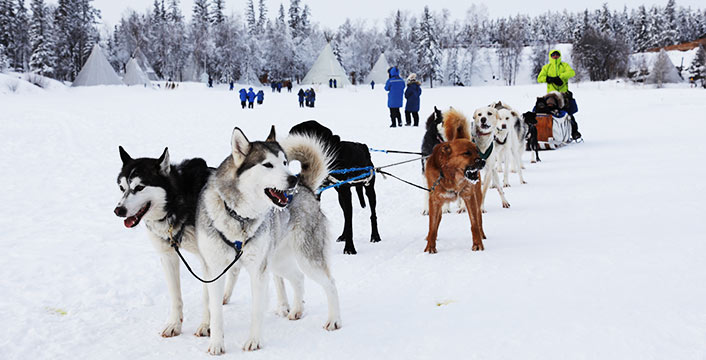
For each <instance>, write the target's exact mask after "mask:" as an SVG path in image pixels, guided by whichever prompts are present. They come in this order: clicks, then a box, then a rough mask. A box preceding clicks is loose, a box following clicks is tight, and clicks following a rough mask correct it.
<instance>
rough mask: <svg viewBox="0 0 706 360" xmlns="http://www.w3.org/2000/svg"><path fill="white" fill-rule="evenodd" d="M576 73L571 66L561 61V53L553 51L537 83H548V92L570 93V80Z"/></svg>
mask: <svg viewBox="0 0 706 360" xmlns="http://www.w3.org/2000/svg"><path fill="white" fill-rule="evenodd" d="M574 75H576V73H575V72H574V69H572V68H571V66H569V64H567V63H565V62H563V61H561V52H560V51H559V50H552V51H550V52H549V64H547V65H544V66H543V67H542V71H540V72H539V76H537V82H540V83H544V82H545V83H547V92H550V91H558V92H561V93H565V92H567V91H569V79H571V78H572V77H574Z"/></svg>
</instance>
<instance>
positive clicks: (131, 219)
mask: <svg viewBox="0 0 706 360" xmlns="http://www.w3.org/2000/svg"><path fill="white" fill-rule="evenodd" d="M136 222H137V216H130V217H129V218H126V219H125V221H124V224H125V227H126V228H131V227H133V226H135V223H136Z"/></svg>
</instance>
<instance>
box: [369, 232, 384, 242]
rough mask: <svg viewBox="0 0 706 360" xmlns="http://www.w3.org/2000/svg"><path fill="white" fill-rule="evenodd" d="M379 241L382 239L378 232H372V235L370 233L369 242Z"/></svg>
mask: <svg viewBox="0 0 706 360" xmlns="http://www.w3.org/2000/svg"><path fill="white" fill-rule="evenodd" d="M380 241H382V239H380V235H379V234H372V235H370V242H371V243H376V242H380Z"/></svg>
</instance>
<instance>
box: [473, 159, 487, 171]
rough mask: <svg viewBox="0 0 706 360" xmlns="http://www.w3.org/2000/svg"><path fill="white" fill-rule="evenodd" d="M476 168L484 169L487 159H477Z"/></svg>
mask: <svg viewBox="0 0 706 360" xmlns="http://www.w3.org/2000/svg"><path fill="white" fill-rule="evenodd" d="M475 165H476V169H482V168H484V167H485V160H483V159H476V163H475Z"/></svg>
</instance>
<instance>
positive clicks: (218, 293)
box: [196, 126, 341, 355]
mask: <svg viewBox="0 0 706 360" xmlns="http://www.w3.org/2000/svg"><path fill="white" fill-rule="evenodd" d="M231 150H232V151H231V154H230V155H229V156H228V157H226V159H225V160H223V162H222V163H221V165H220V166H219V167H218V169H216V171H215V173H214V174H213V175H212V176H211V177H210V178H209V180H208V183H207V184H206V186H205V187H204V189H203V191H202V192H201V196H200V198H199V205H198V208H197V214H196V215H197V217H196V237H197V242H198V247H199V250H200V252H201V254H202V256H203V259H204V261H205V264H204V267H205V269H206V274H207V275H206V276H208V277H211V278H212V277H214V276H216V275H218V274H219V273H220V271H221V269H223V268H225V267H226V266H227V265H228V264H229V263H230V262H231V261H232V259H233V258H234V257H235V256H236V251H235V249H234V248H233V247H232V246H231V243H233V242H236V241H240V242H242V244H243V245H242V257H241V258H240V260H239V261H238V262H237V263H236V266H238V267H241V268H242V267H244V268H246V269H247V270H248V273H249V274H250V282H251V288H252V289H251V290H252V318H251V325H250V335H249V338H248V340H247V341H246V342H245V344H244V346H243V349H244V350H246V351H252V350H257V349H260V347H261V339H262V337H261V332H262V331H261V328H262V320H263V315H264V311H265V306H266V305H267V303H268V302H267V288H268V286H267V283H268V281H267V279H268V277H269V274H270V272H272V273H274V274H275V289H276V290H277V298H278V312H279V313H280V314H282V315H286V316H287V317H288V318H289V319H290V320H296V319H299V318H300V317H301V316H302V311H303V309H302V305H303V290H304V284H303V280H304V276H303V275H304V274H306V275H307V276H308V277H309V278H311V279H312V280H314V281H315V282H317V283H318V284H319V285H321V287H322V288H323V289H324V292H325V293H326V296H327V299H328V320H327V321H326V323H325V325H324V328H325V329H326V330H329V331H330V330H336V329H339V328H340V327H341V318H340V309H339V302H338V291H337V289H336V285H335V281H334V279H333V277H332V274H331V269H330V265H329V260H328V239H329V233H328V222H327V221H326V217H325V216H324V214H323V213H322V212H321V209H320V207H319V201H318V199H317V197H316V195H315V194H314V191H315V190H316V189H317V188H318V187H319V186H320V185H321V183H322V182H323V180H324V179H325V177H326V176H327V174H328V172H329V170H328V169H329V167H330V164H331V161H332V157H331V156H330V155H328V152H327V150H326V148H325V146H324V145H323V144H322V143H321V142H320V141H319V140H317V139H315V138H312V137H308V136H301V135H295V136H290V137H288V138H287V139H285V140H284V141H283V142H282V144H281V145H280V143H278V142H277V141H276V136H275V129H274V126H273V127H272V129H271V131H270V134H269V136H268V137H267V140H266V141H255V142H250V141H249V140H248V139H247V137H246V136H245V134H244V133H243V132H242V131H241V130H240V129H239V128H235V129H234V130H233V136H232V139H231ZM289 160H292V161H293V160H298V161H300V162H301V168H302V172H301V174H299V177H298V178H297V177H296V176H294V175H293V174H292V172H291V171H290V169H289V167H288V161H289ZM283 278H285V279H287V280H289V282H290V284H291V285H292V287H293V291H294V296H293V306H292V307H291V308H290V307H289V302H288V300H287V295H286V292H285V288H284V282H283V280H282V279H283ZM223 291H224V289H223V281H222V280H218V281H215V282H213V283H211V284H209V285H208V292H209V309H210V314H211V339H210V341H209V346H208V352H209V353H210V354H213V355H217V354H222V353H223V352H224V351H225V343H224V332H223V309H222V308H223V306H222V302H221V301H216V300H215V299H220V298H222V297H223Z"/></svg>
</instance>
